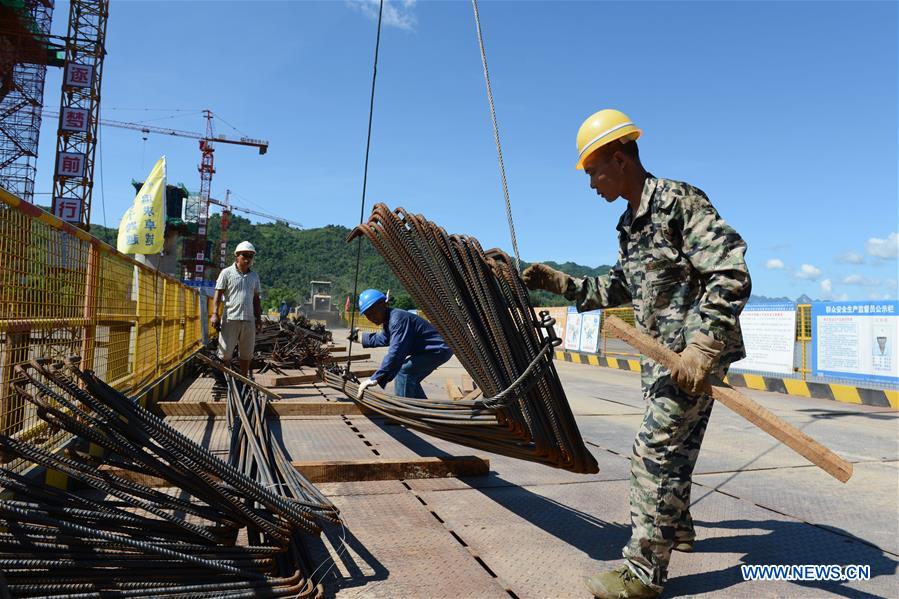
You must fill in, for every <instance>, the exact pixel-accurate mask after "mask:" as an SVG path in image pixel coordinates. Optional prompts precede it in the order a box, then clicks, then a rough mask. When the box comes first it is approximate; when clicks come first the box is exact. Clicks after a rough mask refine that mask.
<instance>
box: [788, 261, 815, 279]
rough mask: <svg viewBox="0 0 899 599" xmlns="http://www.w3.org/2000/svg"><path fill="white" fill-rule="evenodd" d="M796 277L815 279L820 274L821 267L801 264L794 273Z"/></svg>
mask: <svg viewBox="0 0 899 599" xmlns="http://www.w3.org/2000/svg"><path fill="white" fill-rule="evenodd" d="M793 276H794V277H796V278H797V279H805V280H806V281H814V280H817V278H818V277H820V276H821V269H820V268H818V267H817V266H812V265H811V264H803V265H802V266H800V267H799V270H797V271H796V272H795V273H794V274H793Z"/></svg>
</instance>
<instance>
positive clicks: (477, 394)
mask: <svg viewBox="0 0 899 599" xmlns="http://www.w3.org/2000/svg"><path fill="white" fill-rule="evenodd" d="M483 394H484V392H483V391H481V390H480V389H474V390H473V391H469V392H468V393H466V394H465V395H463V396H462V399H463V400H464V401H471V400H473V399H477V398H479V397H480V396H482V395H483Z"/></svg>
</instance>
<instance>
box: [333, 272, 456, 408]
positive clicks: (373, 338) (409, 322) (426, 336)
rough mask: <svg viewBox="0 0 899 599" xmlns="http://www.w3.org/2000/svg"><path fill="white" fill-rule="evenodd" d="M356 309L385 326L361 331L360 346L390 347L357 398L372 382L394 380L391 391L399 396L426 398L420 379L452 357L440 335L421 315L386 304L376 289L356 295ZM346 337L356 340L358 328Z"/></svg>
mask: <svg viewBox="0 0 899 599" xmlns="http://www.w3.org/2000/svg"><path fill="white" fill-rule="evenodd" d="M359 311H360V312H362V314H364V315H365V317H366V318H368V319H369V320H370V321H372V322H373V323H375V324H378V325H383V327H384V330H383V331H381V332H380V333H365V334H363V335H362V339H361V341H362V347H389V349H388V350H387V355H386V356H384V360H383V361H382V362H381V367H380V368H378V370H377V372H375V373H374V374H373V375H372V376H371V378H370V379H368V380H366V381H363V382H362V383H361V384H360V385H359V390H358V392H357V394H356V397H357V398H360V397H362V394H363V393H365V389H366V388H368V387H371V386H372V385H376V384H377V385H380V386H381V387H384V385H386V384H387V383H389V382H390V381H394V383H393V386H394V393H395V394H396V395H398V396H399V397H414V398H418V399H427V395H425V392H424V389H422V388H421V381H422V380H424V379H425V377H427V376H428V375H429V374H431V373H432V372H434V370H436V369H437V367H438V366H440V365H441V364H443V363H444V362H446V361H447V360H449V359H450V358H451V357H452V356H453V352H452V350H451V349H450V348H449V346H447V344H446V343H445V342H444V341H443V338H442V337H441V336H440V334H439V333H438V332H437V331H435V330H434V327H432V326H431V325H430V323H428V321H426V320H425V319H423V318H421V317H420V316H416V315H415V314H412V313H411V312H407V311H405V310H400V309H398V308H389V307H387V297H386V296H385V295H384V294H383V293H381V292H380V291H378V290H377V289H366V290H365V291H363V292H362V293H361V294H360V295H359ZM349 338H350V340H352V341H359V340H360V339H359V330H358V329H353V330H352V331H351V333H350V336H349Z"/></svg>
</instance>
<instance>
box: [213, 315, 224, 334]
mask: <svg viewBox="0 0 899 599" xmlns="http://www.w3.org/2000/svg"><path fill="white" fill-rule="evenodd" d="M211 322H212V328H214V329H215V330H216V331H218V330H220V329H221V328H222V323H220V322H219V315H218V314H213V315H212V319H211Z"/></svg>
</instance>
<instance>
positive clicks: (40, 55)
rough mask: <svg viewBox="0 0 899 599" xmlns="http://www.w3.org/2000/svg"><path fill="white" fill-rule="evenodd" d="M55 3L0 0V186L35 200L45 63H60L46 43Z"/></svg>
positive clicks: (55, 52)
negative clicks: (2, 0) (7, 0)
mask: <svg viewBox="0 0 899 599" xmlns="http://www.w3.org/2000/svg"><path fill="white" fill-rule="evenodd" d="M52 17H53V2H52V1H50V0H25V2H23V3H15V2H12V3H11V2H0V187H3V188H5V189H7V190H9V191H10V192H11V193H13V194H15V195H17V196H19V197H20V198H22V199H24V200H25V201H27V202H31V203H33V202H34V179H35V174H36V171H37V152H38V140H39V136H40V129H41V106H42V104H43V97H44V78H45V76H46V73H47V65H48V64H50V65H53V66H61V64H62V62H61V60H60V57H59V56H58V54H59V49H58V48H57V47H56V46H54V45H53V44H50V43H49V42H48V36H49V34H50V21H51V20H52Z"/></svg>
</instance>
